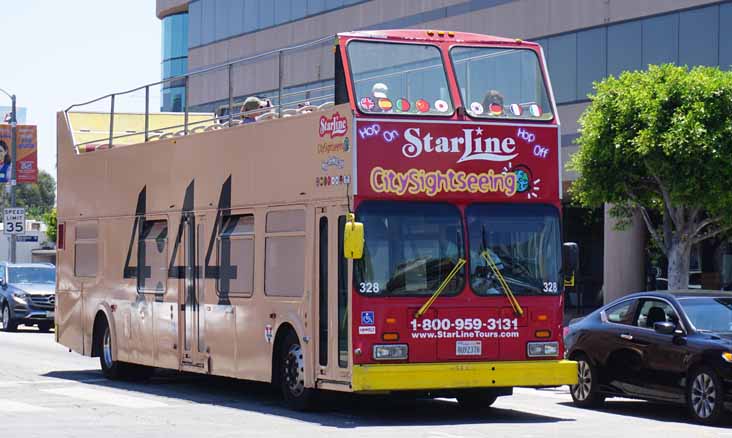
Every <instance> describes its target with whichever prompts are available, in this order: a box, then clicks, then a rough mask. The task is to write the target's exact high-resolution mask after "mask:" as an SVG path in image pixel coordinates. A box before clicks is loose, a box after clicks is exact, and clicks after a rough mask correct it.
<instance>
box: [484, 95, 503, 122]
mask: <svg viewBox="0 0 732 438" xmlns="http://www.w3.org/2000/svg"><path fill="white" fill-rule="evenodd" d="M483 108H484V109H485V111H487V112H488V113H490V114H492V115H494V116H499V115H503V95H502V94H501V93H500V92H499V91H497V90H490V91H488V92H487V93H486V94H485V97H484V98H483Z"/></svg>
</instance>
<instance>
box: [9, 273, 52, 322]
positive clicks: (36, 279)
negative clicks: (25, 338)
mask: <svg viewBox="0 0 732 438" xmlns="http://www.w3.org/2000/svg"><path fill="white" fill-rule="evenodd" d="M55 303H56V268H55V267H54V266H53V265H52V264H46V263H23V264H12V263H0V315H1V317H0V322H2V326H3V330H4V331H6V332H11V331H15V330H16V329H17V327H18V325H19V324H23V325H26V326H30V325H36V326H38V330H40V331H42V332H47V331H49V330H51V327H53V318H54V306H55Z"/></svg>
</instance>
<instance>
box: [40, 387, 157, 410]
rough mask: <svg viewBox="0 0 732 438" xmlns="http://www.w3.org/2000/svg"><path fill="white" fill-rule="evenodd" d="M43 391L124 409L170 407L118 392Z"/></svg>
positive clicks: (59, 389) (56, 389)
mask: <svg viewBox="0 0 732 438" xmlns="http://www.w3.org/2000/svg"><path fill="white" fill-rule="evenodd" d="M41 391H43V392H47V393H50V394H56V395H61V396H65V397H71V398H79V399H82V400H87V401H92V402H98V403H103V404H107V405H113V406H118V407H122V408H137V409H147V408H165V407H168V405H167V404H165V403H163V402H160V401H157V400H151V399H149V398H146V397H134V396H129V395H124V394H120V393H119V392H118V391H106V390H99V389H90V388H81V387H67V388H51V389H42V390H41Z"/></svg>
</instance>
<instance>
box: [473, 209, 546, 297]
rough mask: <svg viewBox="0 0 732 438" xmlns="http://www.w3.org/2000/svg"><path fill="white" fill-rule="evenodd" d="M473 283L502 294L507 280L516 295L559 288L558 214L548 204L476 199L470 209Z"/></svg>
mask: <svg viewBox="0 0 732 438" xmlns="http://www.w3.org/2000/svg"><path fill="white" fill-rule="evenodd" d="M466 217H467V221H468V239H469V244H470V275H471V278H470V285H471V286H472V288H473V291H474V292H475V293H476V294H478V295H499V294H502V293H504V291H503V288H502V286H501V283H502V279H501V277H503V279H504V280H505V282H506V284H507V285H508V287H509V289H510V290H511V292H513V293H514V294H516V295H544V294H548V295H555V294H558V293H559V292H560V290H561V285H560V284H559V278H560V248H561V242H560V235H559V215H558V213H557V210H556V209H555V208H554V207H551V206H548V205H506V204H473V205H471V206H469V207H468V208H467V212H466Z"/></svg>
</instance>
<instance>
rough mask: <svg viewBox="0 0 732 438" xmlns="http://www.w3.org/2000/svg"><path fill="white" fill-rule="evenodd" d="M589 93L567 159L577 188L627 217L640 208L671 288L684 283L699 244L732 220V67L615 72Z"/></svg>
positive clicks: (590, 202)
mask: <svg viewBox="0 0 732 438" xmlns="http://www.w3.org/2000/svg"><path fill="white" fill-rule="evenodd" d="M589 97H590V100H591V103H590V105H589V107H588V108H587V110H586V111H585V112H584V114H583V115H582V117H581V118H580V126H581V129H580V137H579V138H578V140H577V143H578V144H579V146H580V147H579V151H578V152H577V154H575V155H574V156H573V157H572V159H571V161H570V165H569V167H570V169H573V170H576V171H577V172H579V175H580V176H579V179H578V180H577V181H576V182H575V183H574V184H573V186H572V189H571V191H572V195H573V197H574V198H575V199H576V200H577V201H578V202H579V203H580V204H581V205H583V206H586V207H596V206H600V205H602V204H603V203H610V204H613V205H614V208H613V209H612V214H613V215H615V216H616V217H619V218H621V219H622V218H624V219H628V218H629V217H630V215H631V214H632V212H633V211H636V210H639V211H640V214H641V216H642V217H643V221H644V222H645V224H646V227H647V228H648V231H649V233H650V235H651V238H652V239H653V241H654V243H655V244H656V245H657V246H658V247H659V248H660V249H661V250H662V252H663V254H664V255H665V256H666V258H667V259H668V286H669V289H684V288H687V287H688V283H689V259H690V253H691V247H692V245H694V244H697V243H699V242H701V241H703V240H705V239H709V238H712V237H715V236H718V235H720V234H721V233H725V232H726V231H727V230H729V229H730V227H731V225H732V214H730V212H732V190H731V189H730V182H732V72H724V71H720V70H719V69H717V68H711V67H696V68H693V69H691V70H689V69H687V68H685V67H677V66H673V65H663V66H651V67H650V68H649V70H648V71H637V72H625V73H623V74H621V75H620V77H619V78H614V77H609V78H607V79H606V80H604V81H602V82H600V83H597V84H595V94H594V95H591V96H589ZM654 218H658V219H657V220H655V221H654ZM620 223H621V224H622V223H626V224H627V223H628V222H627V221H625V222H623V221H621V222H620Z"/></svg>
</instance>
